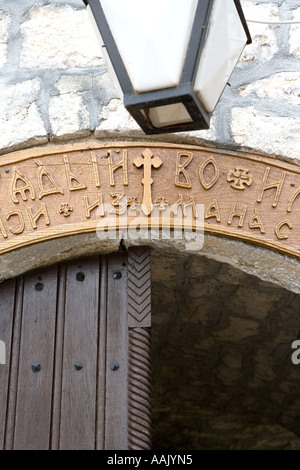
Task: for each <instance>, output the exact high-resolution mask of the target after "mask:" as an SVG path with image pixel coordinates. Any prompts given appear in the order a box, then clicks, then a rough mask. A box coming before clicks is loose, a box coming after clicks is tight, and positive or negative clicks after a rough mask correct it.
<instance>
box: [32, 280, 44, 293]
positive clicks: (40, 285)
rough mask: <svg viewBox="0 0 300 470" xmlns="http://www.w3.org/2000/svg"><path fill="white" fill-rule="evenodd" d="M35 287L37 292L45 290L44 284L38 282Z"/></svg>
mask: <svg viewBox="0 0 300 470" xmlns="http://www.w3.org/2000/svg"><path fill="white" fill-rule="evenodd" d="M34 287H35V290H38V291H40V290H43V289H44V284H43V283H42V282H37V283H36V285H35V286H34Z"/></svg>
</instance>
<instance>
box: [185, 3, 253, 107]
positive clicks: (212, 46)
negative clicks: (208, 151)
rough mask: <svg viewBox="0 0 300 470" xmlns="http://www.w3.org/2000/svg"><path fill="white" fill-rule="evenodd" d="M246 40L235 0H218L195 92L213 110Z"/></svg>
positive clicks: (212, 15) (207, 36) (213, 11)
mask: <svg viewBox="0 0 300 470" xmlns="http://www.w3.org/2000/svg"><path fill="white" fill-rule="evenodd" d="M246 43H247V36H246V33H245V30H244V28H243V25H242V23H241V20H240V17H239V14H238V11H237V8H236V6H235V3H234V1H233V0H215V1H214V3H213V7H212V12H211V17H210V20H209V25H208V29H207V35H206V38H205V44H204V48H203V50H202V53H201V57H200V61H199V65H198V70H197V74H196V79H195V85H194V88H195V93H196V94H197V96H198V97H199V99H200V101H201V103H202V104H203V106H204V108H205V109H206V111H207V112H209V113H212V112H213V110H214V108H215V106H216V104H217V102H218V100H219V98H220V96H221V94H222V92H223V90H224V87H225V85H226V83H227V82H228V80H229V78H230V75H231V74H232V72H233V70H234V67H235V65H236V63H237V61H238V59H239V57H240V55H241V53H242V51H243V49H244V47H245V45H246Z"/></svg>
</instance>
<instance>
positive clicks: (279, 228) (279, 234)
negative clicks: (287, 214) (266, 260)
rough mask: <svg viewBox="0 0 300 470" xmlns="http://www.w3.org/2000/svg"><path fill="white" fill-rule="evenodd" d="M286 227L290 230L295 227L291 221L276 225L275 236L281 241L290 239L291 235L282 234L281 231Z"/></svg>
mask: <svg viewBox="0 0 300 470" xmlns="http://www.w3.org/2000/svg"><path fill="white" fill-rule="evenodd" d="M284 226H287V227H288V228H289V229H290V230H292V229H293V226H292V224H291V222H290V221H289V220H287V219H286V220H283V221H282V222H280V223H279V224H278V225H276V227H275V234H276V237H277V238H278V239H279V240H286V239H287V238H289V235H288V234H287V233H285V234H284V233H281V232H280V231H281V229H282V228H283V227H284Z"/></svg>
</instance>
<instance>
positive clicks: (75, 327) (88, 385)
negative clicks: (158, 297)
mask: <svg viewBox="0 0 300 470" xmlns="http://www.w3.org/2000/svg"><path fill="white" fill-rule="evenodd" d="M98 302H99V258H98V257H91V258H85V259H83V260H76V261H73V262H70V263H69V264H68V267H67V281H66V301H65V326H64V350H63V371H62V400H61V422H60V449H70V450H72V449H73V450H89V449H94V448H95V438H96V437H95V436H96V429H95V426H96V398H97V397H96V378H97V349H98ZM76 362H81V363H82V364H83V368H82V369H81V370H76V369H75V367H74V365H75V363H76Z"/></svg>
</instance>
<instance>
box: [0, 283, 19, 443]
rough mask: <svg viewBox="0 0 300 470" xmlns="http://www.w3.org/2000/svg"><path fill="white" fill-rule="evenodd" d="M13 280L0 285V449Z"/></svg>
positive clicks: (10, 334) (6, 384)
mask: <svg viewBox="0 0 300 470" xmlns="http://www.w3.org/2000/svg"><path fill="white" fill-rule="evenodd" d="M15 284H16V283H15V280H11V281H7V282H4V283H3V284H1V285H0V340H1V341H3V343H2V344H1V348H3V349H2V350H1V352H2V353H4V356H3V354H1V357H0V359H1V360H2V362H1V363H0V403H1V406H0V449H1V450H3V449H4V438H5V426H6V412H7V401H8V386H9V371H10V360H11V345H12V335H13V320H14V304H15Z"/></svg>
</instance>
